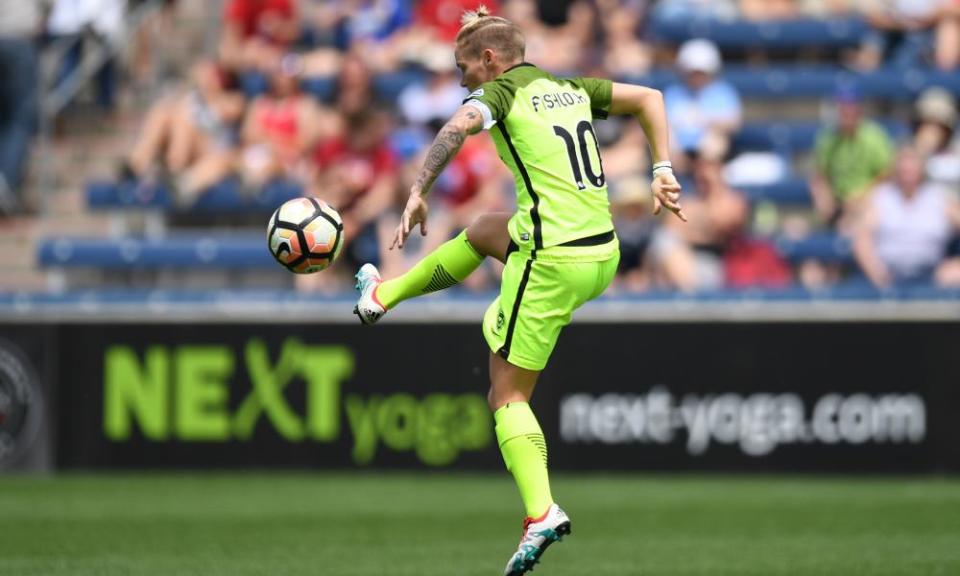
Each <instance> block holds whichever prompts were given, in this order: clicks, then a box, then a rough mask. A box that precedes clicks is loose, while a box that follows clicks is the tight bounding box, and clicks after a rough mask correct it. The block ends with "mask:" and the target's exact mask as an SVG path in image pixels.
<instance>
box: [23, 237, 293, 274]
mask: <svg viewBox="0 0 960 576" xmlns="http://www.w3.org/2000/svg"><path fill="white" fill-rule="evenodd" d="M37 261H38V262H39V264H40V266H42V267H48V268H49V267H59V268H102V269H112V270H121V269H129V270H133V269H149V268H207V269H231V270H232V269H251V268H269V269H270V270H276V271H278V272H279V271H282V269H281V268H280V267H279V266H278V265H277V263H276V262H275V261H274V259H273V257H272V256H271V255H270V251H269V250H268V249H267V244H266V240H265V237H264V236H263V235H260V234H255V235H253V234H232V235H224V234H219V235H178V236H175V237H170V238H158V239H144V238H122V239H107V238H45V239H43V240H41V241H40V243H39V246H38V248H37Z"/></svg>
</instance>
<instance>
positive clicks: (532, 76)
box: [464, 63, 617, 260]
mask: <svg viewBox="0 0 960 576" xmlns="http://www.w3.org/2000/svg"><path fill="white" fill-rule="evenodd" d="M612 86H613V84H612V83H611V82H610V80H601V79H595V78H570V79H561V78H556V77H554V76H552V75H551V74H549V73H547V72H544V71H543V70H541V69H539V68H537V67H536V66H534V65H532V64H526V63H524V64H519V65H517V66H514V67H513V68H510V69H508V70H507V71H506V72H504V73H503V74H501V75H500V76H498V77H497V78H496V79H494V80H493V81H491V82H487V83H485V84H483V85H482V86H481V87H480V88H478V89H477V90H476V91H474V92H473V93H472V94H470V95H469V96H468V97H467V99H466V100H464V104H468V105H473V106H475V107H477V108H478V109H479V110H480V112H481V113H482V114H483V119H484V128H485V129H487V130H489V131H490V134H491V136H492V137H493V141H494V143H495V144H496V147H497V152H498V154H499V155H500V159H501V160H503V161H504V163H505V164H506V165H507V166H508V167H509V168H510V170H511V171H512V172H513V175H514V180H515V183H516V189H517V213H516V214H514V216H513V217H512V218H511V219H510V223H509V231H510V237H511V238H512V239H513V241H514V242H515V243H516V244H517V246H518V247H519V248H520V250H522V251H525V252H530V253H532V254H533V255H534V257H535V258H537V257H538V258H541V259H550V258H551V256H552V257H554V259H562V260H570V259H586V260H602V259H605V258H607V257H609V256H611V255H612V254H613V253H615V252H616V251H617V242H616V241H605V242H602V243H601V244H600V245H591V246H576V247H570V246H569V245H568V244H569V243H570V242H574V243H578V242H577V241H581V242H579V243H583V242H582V240H583V239H585V238H593V237H596V236H599V237H601V238H604V236H603V235H604V234H606V233H609V232H611V231H612V230H613V220H612V218H611V216H610V203H609V200H608V199H607V184H606V178H605V177H604V174H603V165H602V163H601V160H600V148H599V145H598V143H597V137H596V134H595V133H594V131H593V125H592V123H591V119H592V118H606V117H607V113H608V112H609V110H610V97H611V91H612ZM565 244H567V245H568V246H564V245H565Z"/></svg>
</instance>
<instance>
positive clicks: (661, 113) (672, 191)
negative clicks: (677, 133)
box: [610, 82, 687, 222]
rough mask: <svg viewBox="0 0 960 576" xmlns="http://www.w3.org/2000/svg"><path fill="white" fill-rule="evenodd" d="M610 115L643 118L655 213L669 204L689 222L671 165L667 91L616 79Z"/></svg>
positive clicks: (641, 121) (612, 91)
mask: <svg viewBox="0 0 960 576" xmlns="http://www.w3.org/2000/svg"><path fill="white" fill-rule="evenodd" d="M610 114H629V115H631V116H635V117H636V118H637V120H639V121H640V126H641V127H642V128H643V133H644V134H645V135H646V137H647V143H648V144H649V145H650V155H651V158H652V159H653V183H652V184H651V189H652V190H653V213H654V214H657V213H659V212H660V207H661V206H665V207H666V208H667V209H668V210H670V211H671V212H673V213H674V214H676V215H677V216H678V217H679V218H680V219H681V220H683V221H684V222H686V220H687V216H686V215H685V214H684V213H683V209H681V207H680V184H679V183H678V182H677V179H676V178H675V177H674V175H673V169H672V166H671V164H670V128H669V126H668V125H667V110H666V107H665V106H664V104H663V94H662V93H661V92H660V91H659V90H654V89H653V88H647V87H645V86H635V85H633V84H622V83H619V82H614V83H613V87H612V89H611V93H610Z"/></svg>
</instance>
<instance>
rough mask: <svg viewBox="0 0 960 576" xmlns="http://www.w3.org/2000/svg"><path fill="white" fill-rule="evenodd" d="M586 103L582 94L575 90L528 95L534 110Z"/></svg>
mask: <svg viewBox="0 0 960 576" xmlns="http://www.w3.org/2000/svg"><path fill="white" fill-rule="evenodd" d="M586 103H587V98H586V97H585V96H584V95H583V94H577V93H576V92H550V93H547V94H537V95H534V96H531V97H530V105H531V106H533V111H534V112H540V111H542V110H553V109H554V108H566V107H568V106H576V105H577V104H586Z"/></svg>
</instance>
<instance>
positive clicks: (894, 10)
mask: <svg viewBox="0 0 960 576" xmlns="http://www.w3.org/2000/svg"><path fill="white" fill-rule="evenodd" d="M943 3H944V0H876V1H873V2H869V3H867V4H866V8H865V10H864V11H863V12H864V14H863V15H864V17H865V18H866V20H867V22H868V23H869V24H870V26H871V27H872V28H873V31H872V33H871V34H869V35H867V37H866V38H865V40H864V42H863V45H862V46H861V48H860V51H859V53H858V54H857V56H856V59H855V61H854V65H855V66H856V67H858V68H860V69H862V70H874V69H876V68H878V67H879V66H880V65H881V64H883V63H884V62H888V63H890V64H893V65H894V66H900V67H907V66H915V65H917V64H918V63H920V62H921V61H923V60H927V61H929V60H931V58H930V56H931V52H932V49H933V29H934V26H935V25H936V23H937V20H938V18H939V17H940V9H941V6H942V4H943Z"/></svg>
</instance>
